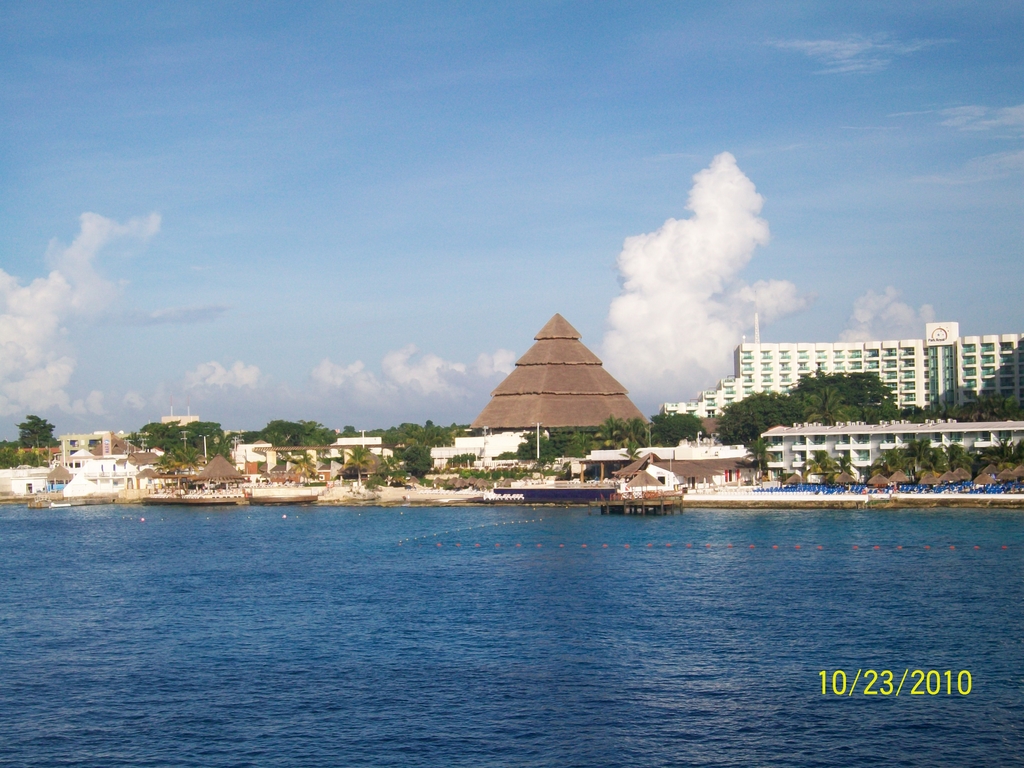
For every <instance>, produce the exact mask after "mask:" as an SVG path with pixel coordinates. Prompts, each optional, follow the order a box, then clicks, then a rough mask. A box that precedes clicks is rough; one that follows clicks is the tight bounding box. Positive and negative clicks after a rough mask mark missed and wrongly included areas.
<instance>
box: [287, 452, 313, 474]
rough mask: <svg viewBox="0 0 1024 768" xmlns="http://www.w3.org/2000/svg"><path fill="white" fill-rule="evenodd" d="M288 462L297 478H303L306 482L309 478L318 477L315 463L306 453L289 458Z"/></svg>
mask: <svg viewBox="0 0 1024 768" xmlns="http://www.w3.org/2000/svg"><path fill="white" fill-rule="evenodd" d="M288 461H289V462H290V463H291V465H292V471H293V472H294V473H295V474H297V475H298V476H299V477H305V478H306V479H307V480H308V479H309V478H311V477H316V476H318V473H317V471H316V462H315V461H314V460H313V459H312V457H311V456H310V455H309V454H308V453H305V452H302V453H299V454H296V455H293V456H290V457H289V458H288Z"/></svg>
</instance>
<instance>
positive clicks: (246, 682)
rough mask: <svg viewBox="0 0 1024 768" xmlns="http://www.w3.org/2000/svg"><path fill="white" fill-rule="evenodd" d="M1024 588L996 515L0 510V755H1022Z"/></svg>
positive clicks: (578, 762)
mask: <svg viewBox="0 0 1024 768" xmlns="http://www.w3.org/2000/svg"><path fill="white" fill-rule="evenodd" d="M142 517H145V521H144V522H143V521H142V520H141V519H140V518H142ZM438 544H440V545H441V546H438ZM457 544H458V545H460V546H456V545H457ZM477 544H479V545H480V546H479V547H478V546H476V545H477ZM584 544H585V545H586V546H585V547H584V546H583V545H584ZM709 544H710V547H709V546H707V545H709ZM729 544H732V545H733V546H732V547H731V548H730V547H729V546H728V545H729ZM751 544H753V545H754V547H753V548H751V546H750V545H751ZM517 545H519V546H517ZM538 545H540V546H538ZM605 545H607V546H605ZM626 545H628V547H627V546H626ZM648 545H651V546H648ZM668 545H671V546H668ZM687 545H690V546H687ZM798 545H799V549H797V546H798ZM854 546H856V547H857V549H854ZM773 547H777V549H775V548H773ZM818 547H821V549H819V548H818ZM875 547H877V549H876V548H875ZM897 547H902V549H897ZM926 547H928V548H927V549H926ZM951 547H952V548H951ZM976 547H977V548H976ZM1004 547H1005V548H1004ZM1022 598H1024V514H1022V513H1019V512H1009V511H999V510H984V511H980V510H956V511H954V510H927V511H913V510H908V511H899V512H896V511H868V512H865V511H819V512H806V511H801V512H788V513H787V512H765V511H758V512H743V511H740V512H735V511H697V512H687V513H685V514H682V515H677V516H673V517H643V518H641V517H608V516H604V517H602V516H600V515H593V516H591V515H588V514H587V511H586V510H585V509H583V510H579V509H549V508H537V509H534V508H530V507H520V508H512V507H505V508H443V509H418V508H404V509H394V508H392V509H379V508H360V509H346V508H246V509H235V510H232V511H224V510H216V511H214V510H194V509H189V510H182V509H176V508H170V507H168V508H157V507H126V506H117V507H114V506H110V507H81V508H73V509H63V510H48V511H36V510H27V509H25V508H24V507H12V506H7V507H0V765H4V766H7V765H12V766H15V765H17V766H37V767H38V766H58V765H59V766H71V765H75V766H250V765H251V766H363V765H366V766H492V765H496V766H601V767H604V766H662V765H701V766H703V765H736V766H741V765H742V766H747V765H772V766H835V765H921V766H925V765H927V766H933V765H1007V764H1021V763H1022V762H1024V647H1022V645H1024V604H1022ZM837 669H842V670H844V671H845V673H846V674H848V675H849V682H850V683H853V682H854V676H855V674H856V673H857V670H862V672H863V670H867V669H874V670H879V671H880V670H886V669H888V670H892V671H894V673H895V680H896V682H897V683H898V682H899V680H900V678H901V677H902V675H903V673H904V670H910V671H912V670H915V669H921V670H922V671H924V672H926V671H928V670H932V669H934V670H938V671H941V672H942V673H943V675H944V672H945V670H947V669H948V670H951V671H952V678H951V679H952V694H947V693H946V682H945V678H944V677H943V678H942V682H941V686H940V687H941V692H940V693H938V694H936V695H929V694H928V693H927V692H926V693H925V694H924V695H912V694H911V693H910V690H909V689H910V688H911V682H912V679H910V680H908V681H907V683H906V684H905V685H904V687H903V688H902V689H901V693H900V695H899V696H895V695H891V694H890V695H888V696H883V695H875V696H867V695H863V693H862V692H861V691H860V690H855V691H854V694H853V695H852V696H851V695H843V696H839V695H836V694H835V693H833V692H832V690H831V679H832V673H833V671H834V670H837ZM821 670H826V671H827V679H828V680H829V683H828V686H829V691H828V693H827V694H826V695H822V693H821V685H822V683H821V676H820V671H821ZM961 670H968V671H969V672H970V674H971V691H970V693H969V694H968V695H961V694H959V693H958V692H957V690H956V682H957V676H958V673H959V672H960V671H961ZM864 679H866V677H862V678H861V682H860V683H859V686H860V688H861V689H863V686H864V682H863V681H864ZM962 679H963V678H962ZM932 682H934V681H932ZM880 684H881V681H879V686H876V687H880ZM920 688H921V689H922V690H924V689H925V688H926V686H925V685H922V686H920Z"/></svg>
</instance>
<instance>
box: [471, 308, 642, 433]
mask: <svg viewBox="0 0 1024 768" xmlns="http://www.w3.org/2000/svg"><path fill="white" fill-rule="evenodd" d="M534 339H536V341H537V343H536V344H534V345H533V346H532V347H530V349H529V350H527V352H526V354H525V355H523V356H522V357H521V358H519V360H518V361H517V362H516V367H515V370H514V371H512V373H510V374H509V375H508V376H507V377H506V378H505V380H504V381H503V382H501V384H499V385H498V387H497V389H495V390H494V391H493V392H491V401H490V402H489V403H488V404H487V406H486V407H485V408H484V409H483V410H482V411H481V412H480V415H479V416H477V417H476V418H475V419H474V420H473V424H472V427H473V428H474V429H480V428H482V427H488V428H490V429H530V428H532V427H535V426H537V425H538V424H540V425H541V426H542V427H596V426H599V425H600V424H601V422H603V421H605V420H606V419H607V418H608V417H609V416H614V417H615V418H617V419H643V420H644V421H647V419H645V418H644V415H643V414H642V413H641V412H640V410H639V409H638V408H637V407H636V406H635V405H633V403H632V401H630V399H629V397H628V396H627V392H626V388H625V387H623V386H622V385H621V384H620V383H619V382H617V381H616V380H615V379H614V378H613V377H612V375H611V374H609V373H608V371H606V370H605V369H604V367H603V366H602V364H601V360H600V359H598V357H597V355H595V354H594V353H593V352H591V351H590V350H589V349H587V348H586V347H585V346H583V344H582V343H581V342H580V334H579V331H577V330H576V329H575V328H573V327H572V326H571V325H569V323H568V321H567V320H566V319H565V318H564V317H562V316H561V315H558V314H556V315H555V316H554V317H552V318H551V319H550V320H548V322H547V324H546V325H545V326H544V327H543V328H541V329H540V331H539V332H538V333H537V335H536V336H534Z"/></svg>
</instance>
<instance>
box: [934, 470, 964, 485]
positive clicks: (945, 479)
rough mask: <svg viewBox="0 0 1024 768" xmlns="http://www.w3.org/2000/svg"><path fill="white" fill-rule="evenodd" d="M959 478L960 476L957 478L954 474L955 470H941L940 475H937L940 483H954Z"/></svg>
mask: <svg viewBox="0 0 1024 768" xmlns="http://www.w3.org/2000/svg"><path fill="white" fill-rule="evenodd" d="M959 479H960V478H958V477H957V476H956V472H943V473H942V475H941V476H940V477H939V482H940V483H955V482H956V481H957V480H959Z"/></svg>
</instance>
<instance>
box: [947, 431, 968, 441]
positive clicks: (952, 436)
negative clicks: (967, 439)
mask: <svg viewBox="0 0 1024 768" xmlns="http://www.w3.org/2000/svg"><path fill="white" fill-rule="evenodd" d="M963 441H964V433H963V432H950V433H949V442H951V443H962V442H963Z"/></svg>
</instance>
